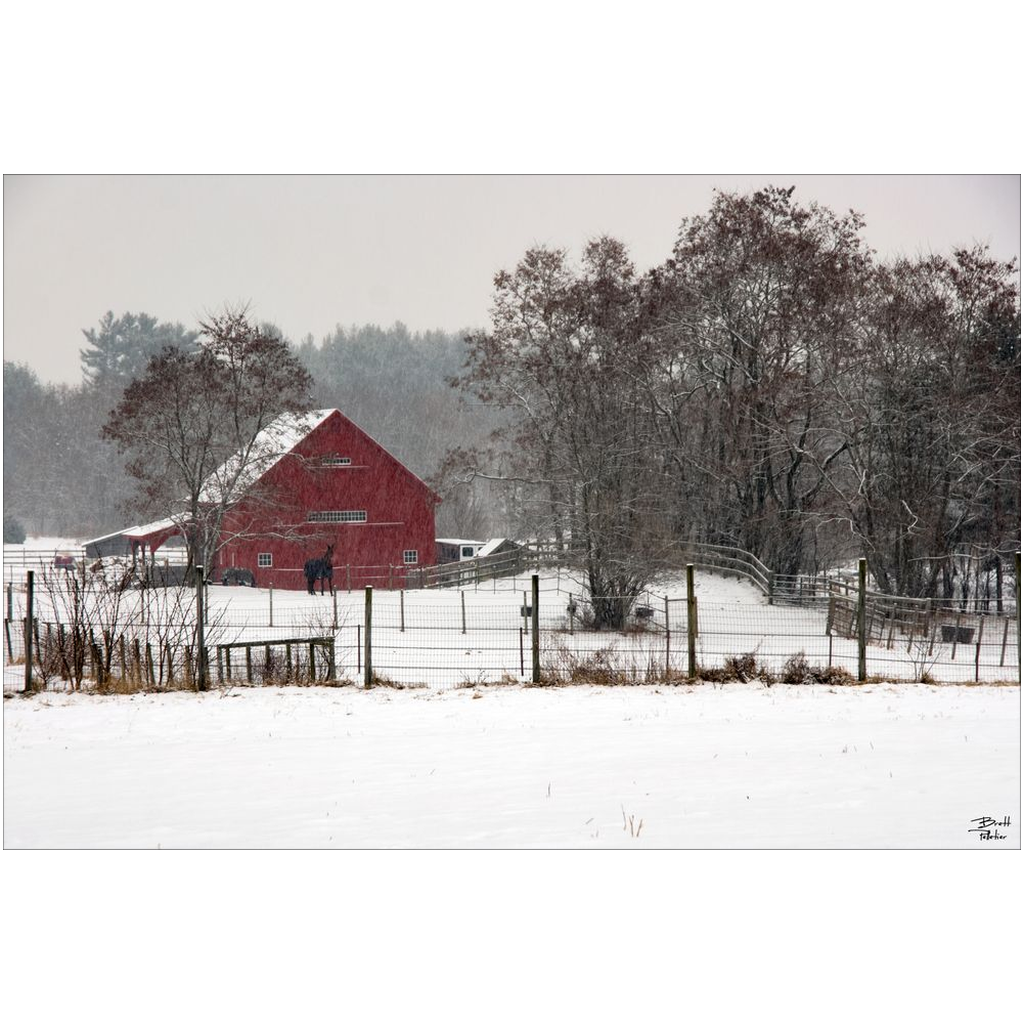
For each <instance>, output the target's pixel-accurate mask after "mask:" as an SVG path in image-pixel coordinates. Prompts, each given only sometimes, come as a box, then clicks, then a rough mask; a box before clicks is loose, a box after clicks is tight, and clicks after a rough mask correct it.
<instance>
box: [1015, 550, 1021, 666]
mask: <svg viewBox="0 0 1024 1024" xmlns="http://www.w3.org/2000/svg"><path fill="white" fill-rule="evenodd" d="M1014 571H1015V572H1016V580H1015V584H1014V586H1015V587H1016V590H1015V593H1014V599H1015V602H1016V605H1017V607H1016V609H1015V614H1016V616H1017V682H1018V683H1019V682H1020V552H1019V551H1018V552H1017V554H1016V556H1015V562H1014Z"/></svg>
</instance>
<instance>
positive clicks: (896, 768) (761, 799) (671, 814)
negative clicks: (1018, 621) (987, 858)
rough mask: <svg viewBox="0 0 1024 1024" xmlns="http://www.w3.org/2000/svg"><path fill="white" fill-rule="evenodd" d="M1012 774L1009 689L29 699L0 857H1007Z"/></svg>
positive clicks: (1015, 780)
mask: <svg viewBox="0 0 1024 1024" xmlns="http://www.w3.org/2000/svg"><path fill="white" fill-rule="evenodd" d="M1019 763H1020V691H1019V689H1018V688H1016V687H992V686H981V687H961V686H955V687H954V686H950V687H929V686H907V685H876V686H866V687H848V688H836V689H833V688H827V687H779V686H775V687H771V688H766V687H764V686H761V685H759V684H757V685H753V684H752V685H746V686H744V685H741V684H732V685H727V686H724V687H723V686H719V687H713V686H711V685H707V684H705V685H703V686H694V687H690V686H680V687H610V688H609V687H591V686H585V687H570V688H557V689H548V688H543V689H542V688H528V687H522V686H507V687H484V688H477V689H463V690H451V691H446V692H434V691H429V690H404V691H395V690H387V689H374V690H370V691H364V690H360V689H356V688H349V687H345V688H310V689H296V688H280V689H269V688H268V689H235V690H227V691H221V692H212V693H208V694H202V695H196V694H191V693H170V694H158V695H136V696H131V697H126V696H120V697H96V696H91V695H82V694H75V695H71V694H47V695H43V696H36V697H33V698H29V699H24V698H13V699H8V700H6V701H5V702H4V844H5V846H7V847H157V846H163V847H333V846H336V847H456V846H457V847H622V846H625V847H631V848H632V847H968V848H985V849H991V848H1005V847H1007V846H1014V847H1019V844H1020V831H1019V819H1018V812H1019V807H1020V778H1019ZM986 815H987V816H989V817H992V818H996V819H1002V818H1003V817H1005V816H1007V815H1009V816H1010V817H1011V819H1012V822H1013V823H1012V825H1011V826H1010V827H1009V828H1008V829H1004V830H1003V831H1004V832H1006V833H1007V836H1008V837H1007V839H1005V840H992V841H987V842H986V841H982V840H980V839H979V838H978V835H977V833H971V832H969V831H968V830H969V829H970V828H971V827H972V825H971V821H972V819H974V818H979V817H982V816H986ZM630 819H632V830H631V828H630ZM641 822H642V823H643V824H642V826H641Z"/></svg>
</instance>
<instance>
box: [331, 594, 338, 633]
mask: <svg viewBox="0 0 1024 1024" xmlns="http://www.w3.org/2000/svg"><path fill="white" fill-rule="evenodd" d="M331 604H332V606H333V608H334V617H333V618H332V620H331V621H332V622H333V623H334V628H335V629H337V628H338V592H337V591H336V590H334V589H333V588H332V589H331Z"/></svg>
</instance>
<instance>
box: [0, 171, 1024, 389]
mask: <svg viewBox="0 0 1024 1024" xmlns="http://www.w3.org/2000/svg"><path fill="white" fill-rule="evenodd" d="M768 182H771V183H775V184H780V185H785V186H789V185H792V184H795V185H796V186H797V197H798V198H800V199H803V200H805V201H806V200H810V199H815V200H818V201H819V202H822V203H825V204H826V205H829V206H831V207H832V208H833V209H835V210H837V211H845V210H847V209H850V208H853V209H855V210H858V211H860V212H861V213H863V214H864V215H865V216H866V217H867V228H866V237H867V240H868V242H869V244H870V245H872V246H873V247H874V248H875V249H877V250H878V252H879V253H880V254H882V255H885V256H890V255H894V254H896V253H910V254H913V253H916V252H919V251H937V252H944V251H948V250H949V249H950V248H951V247H953V246H955V245H969V244H971V243H973V242H984V243H987V244H989V245H990V246H991V247H992V250H993V252H994V254H996V255H997V256H1000V257H1005V258H1009V257H1011V256H1016V257H1018V258H1019V257H1020V179H1019V177H1017V176H1016V175H1005V176H987V177H986V176H977V177H944V176H927V177H923V176H922V177H917V176H903V177H888V176H877V177H869V176H862V177H844V176H800V175H777V176H768V177H752V176H726V175H722V176H697V175H688V176H632V177H619V176H567V177H553V176H535V177H516V176H497V177H428V176H420V177H402V176H395V177H360V176H345V177H302V176H296V177H290V176H289V177H285V176H282V177H263V176H247V177H233V176H222V177H202V176H196V177H162V176H144V177H143V176H140V177H135V176H73V177H38V176H6V177H5V178H4V359H6V360H14V361H18V362H24V363H28V364H29V365H30V366H31V367H33V369H35V370H36V372H37V373H38V374H39V376H40V377H41V378H43V379H44V380H53V381H66V382H77V381H78V380H79V379H80V366H79V348H80V347H81V345H82V334H81V330H82V328H85V327H90V326H93V325H95V323H96V322H97V321H98V320H99V318H100V317H101V316H102V315H103V313H104V312H105V311H106V310H108V309H111V310H113V311H114V313H115V314H120V313H123V312H126V311H131V312H146V313H149V314H152V315H153V316H156V317H158V318H159V319H161V320H172V321H180V322H182V323H184V324H185V325H187V326H194V324H195V322H196V319H197V317H199V316H200V315H202V314H203V313H204V312H205V311H208V310H215V309H218V308H220V307H222V306H223V305H224V304H225V302H232V303H234V302H249V303H251V306H252V309H253V311H254V313H255V315H256V316H257V317H259V318H260V319H262V320H270V321H273V322H274V323H276V324H278V326H280V327H281V328H282V330H283V331H284V332H285V333H286V334H287V335H288V336H289V337H291V338H292V339H295V340H298V339H300V338H302V337H304V336H305V335H306V334H307V333H312V334H313V335H314V337H315V338H316V339H317V340H318V341H319V340H320V339H321V338H322V337H323V336H324V335H325V334H327V333H329V332H330V331H331V330H333V328H334V326H335V325H336V324H339V323H340V324H344V325H349V324H362V323H367V322H372V323H378V324H381V325H388V324H391V323H393V322H394V321H396V320H401V321H402V322H404V323H405V324H406V325H407V326H408V327H409V328H410V329H412V330H426V329H431V328H443V329H446V330H450V331H454V330H457V329H459V328H463V327H473V326H482V325H484V324H486V322H487V310H488V307H489V303H490V295H491V279H492V277H493V275H494V273H495V271H497V270H498V269H500V268H502V267H511V266H513V265H514V264H515V262H516V260H517V259H518V258H519V257H520V256H521V255H522V253H523V252H524V251H525V250H526V249H527V248H528V247H529V246H531V245H533V244H535V243H545V244H548V245H552V246H560V247H567V248H568V249H570V250H571V251H572V252H573V253H574V254H577V255H578V253H579V252H580V249H581V247H582V246H583V244H584V243H585V242H586V241H587V239H589V238H591V237H593V236H596V235H599V234H611V235H614V236H616V237H618V238H621V239H623V240H624V241H625V242H626V243H627V244H628V245H629V247H630V249H631V251H632V254H633V257H634V259H635V261H636V263H637V265H638V266H639V267H640V269H642V270H643V269H647V268H648V267H650V266H653V265H654V264H656V263H658V262H660V261H661V260H663V259H665V258H666V257H667V256H668V255H669V252H670V249H671V247H672V243H673V241H674V239H675V236H676V233H677V230H678V227H679V223H680V221H681V220H682V218H683V217H685V216H690V215H693V214H697V213H701V212H702V211H705V210H706V209H707V208H708V206H709V204H710V202H711V198H712V190H713V189H714V188H715V187H719V188H724V189H731V190H740V191H746V190H748V189H750V188H753V187H757V186H759V185H762V184H765V183H768Z"/></svg>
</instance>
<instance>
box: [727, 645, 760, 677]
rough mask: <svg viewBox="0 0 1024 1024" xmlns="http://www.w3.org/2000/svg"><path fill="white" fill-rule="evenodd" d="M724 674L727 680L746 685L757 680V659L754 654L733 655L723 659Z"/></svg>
mask: <svg viewBox="0 0 1024 1024" xmlns="http://www.w3.org/2000/svg"><path fill="white" fill-rule="evenodd" d="M725 672H726V677H727V678H728V679H738V680H739V681H740V682H741V683H747V682H749V681H750V680H751V679H755V678H757V657H756V656H755V655H754V653H753V652H752V651H751V652H748V653H746V654H739V655H733V656H730V657H728V658H726V659H725Z"/></svg>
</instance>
